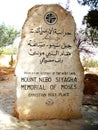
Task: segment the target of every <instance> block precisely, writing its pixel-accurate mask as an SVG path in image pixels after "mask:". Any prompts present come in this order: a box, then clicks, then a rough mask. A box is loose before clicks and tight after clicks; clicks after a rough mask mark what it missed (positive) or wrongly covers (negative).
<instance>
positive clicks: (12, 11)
mask: <svg viewBox="0 0 98 130" xmlns="http://www.w3.org/2000/svg"><path fill="white" fill-rule="evenodd" d="M66 1H67V0H0V23H2V22H4V23H5V24H7V25H13V26H15V27H16V28H19V29H21V27H22V25H23V23H24V21H25V19H26V16H27V12H28V10H29V9H30V8H31V7H32V6H34V5H36V4H49V3H57V4H60V5H61V6H63V7H64V8H65V7H66ZM70 1H71V3H70V10H71V12H72V15H73V16H74V19H75V21H76V24H77V27H78V28H80V26H81V22H82V19H83V16H84V15H86V13H87V10H88V7H87V6H80V5H79V4H78V3H77V0H70Z"/></svg>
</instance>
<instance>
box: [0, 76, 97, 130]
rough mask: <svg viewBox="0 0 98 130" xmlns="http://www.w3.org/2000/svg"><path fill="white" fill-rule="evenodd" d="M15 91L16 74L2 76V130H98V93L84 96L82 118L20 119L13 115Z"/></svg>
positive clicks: (0, 113) (0, 86)
mask: <svg viewBox="0 0 98 130" xmlns="http://www.w3.org/2000/svg"><path fill="white" fill-rule="evenodd" d="M15 93H16V88H15V76H14V75H10V76H7V77H3V78H1V79H0V130H98V95H93V96H92V95H87V96H84V100H83V107H82V113H83V117H82V118H81V119H77V120H57V119H55V120H40V121H20V120H18V119H17V118H16V117H14V116H13V105H14V102H15ZM96 97H97V102H96Z"/></svg>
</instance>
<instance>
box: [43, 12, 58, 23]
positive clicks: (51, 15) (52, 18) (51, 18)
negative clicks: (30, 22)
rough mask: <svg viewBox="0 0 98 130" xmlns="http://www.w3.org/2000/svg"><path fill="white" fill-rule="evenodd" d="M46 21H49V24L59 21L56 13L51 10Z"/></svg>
mask: <svg viewBox="0 0 98 130" xmlns="http://www.w3.org/2000/svg"><path fill="white" fill-rule="evenodd" d="M45 21H46V22H47V23H48V24H54V23H55V22H56V21H57V16H56V14H54V13H52V12H50V13H48V14H46V16H45Z"/></svg>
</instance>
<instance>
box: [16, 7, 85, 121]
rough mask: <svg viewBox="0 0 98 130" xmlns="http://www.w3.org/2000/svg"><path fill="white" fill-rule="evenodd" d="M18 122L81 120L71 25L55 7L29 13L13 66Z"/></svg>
mask: <svg viewBox="0 0 98 130" xmlns="http://www.w3.org/2000/svg"><path fill="white" fill-rule="evenodd" d="M16 77H17V100H16V105H15V113H16V115H18V117H19V119H26V120H31V119H55V118H57V119H70V118H79V117H81V105H82V95H83V86H84V84H83V80H84V75H83V68H82V65H81V63H80V59H79V53H78V50H77V47H76V45H75V22H74V19H73V17H72V16H71V14H70V13H69V12H67V11H66V10H64V9H63V8H62V7H61V6H59V5H38V6H35V7H33V8H32V9H30V10H29V12H28V16H27V19H26V21H25V23H24V25H23V28H22V39H21V43H20V47H19V53H18V61H17V65H16Z"/></svg>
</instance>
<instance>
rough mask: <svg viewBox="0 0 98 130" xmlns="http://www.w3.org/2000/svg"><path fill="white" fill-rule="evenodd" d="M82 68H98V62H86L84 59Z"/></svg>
mask: <svg viewBox="0 0 98 130" xmlns="http://www.w3.org/2000/svg"><path fill="white" fill-rule="evenodd" d="M82 64H83V66H84V67H98V61H96V60H94V59H90V60H87V59H86V58H85V57H84V58H83V60H82Z"/></svg>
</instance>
